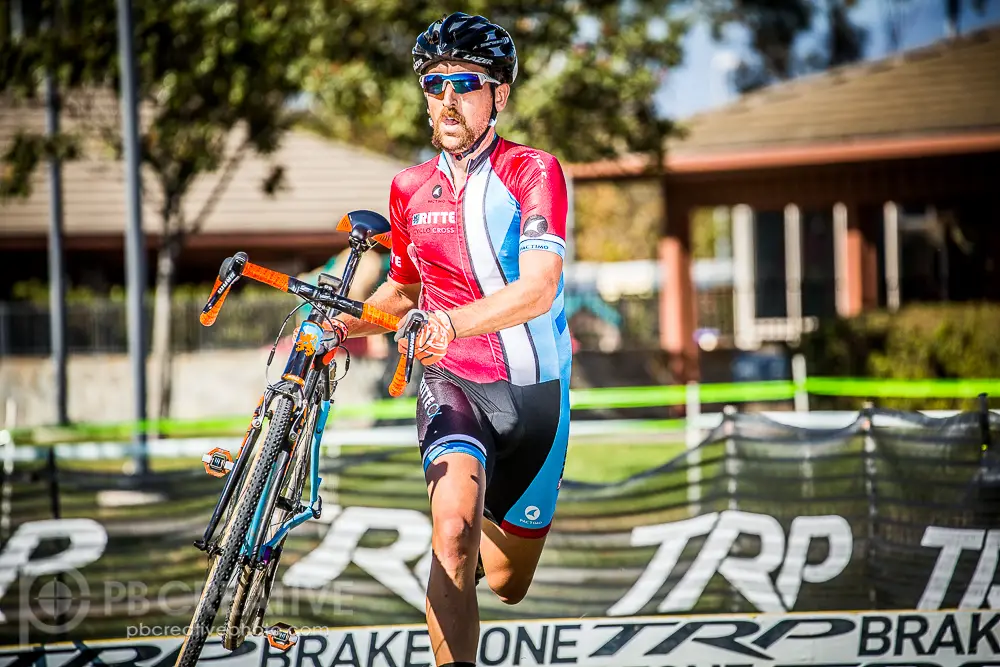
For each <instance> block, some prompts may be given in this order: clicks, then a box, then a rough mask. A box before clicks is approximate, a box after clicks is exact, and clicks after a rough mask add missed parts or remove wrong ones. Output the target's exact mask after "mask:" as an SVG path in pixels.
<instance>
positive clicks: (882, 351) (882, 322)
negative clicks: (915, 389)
mask: <svg viewBox="0 0 1000 667" xmlns="http://www.w3.org/2000/svg"><path fill="white" fill-rule="evenodd" d="M800 350H801V351H802V353H803V354H804V356H805V357H806V362H807V369H808V373H809V375H813V376H817V375H818V376H831V377H873V378H888V379H901V380H903V379H909V380H912V379H938V378H961V379H972V378H1000V304H996V303H980V302H975V303H946V304H915V305H911V306H906V307H904V308H902V309H900V310H899V311H898V312H896V313H888V312H881V311H879V312H871V313H866V314H863V315H860V316H857V317H853V318H840V319H833V320H828V321H827V322H825V323H823V324H822V325H821V326H820V328H819V330H818V331H816V332H813V333H810V334H807V335H805V336H803V339H802V343H801V347H800ZM821 403H822V404H820V403H817V405H816V406H815V407H827V408H831V409H833V408H842V407H844V406H843V405H841V404H840V402H839V401H838V400H836V399H822V400H821ZM855 403H856V401H855ZM878 403H879V405H882V406H883V407H893V408H899V409H903V410H915V409H923V410H926V409H972V408H974V407H975V400H974V399H967V400H957V399H894V400H882V401H879V402H878ZM991 405H1000V397H991ZM852 407H855V408H856V405H854V406H852Z"/></svg>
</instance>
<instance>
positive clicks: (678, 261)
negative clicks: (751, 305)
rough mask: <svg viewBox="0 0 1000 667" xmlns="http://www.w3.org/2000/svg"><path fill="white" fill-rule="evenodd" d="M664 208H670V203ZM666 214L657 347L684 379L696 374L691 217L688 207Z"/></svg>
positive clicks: (661, 248)
mask: <svg viewBox="0 0 1000 667" xmlns="http://www.w3.org/2000/svg"><path fill="white" fill-rule="evenodd" d="M667 210H668V211H671V209H670V207H669V206H668V208H667ZM668 216H669V218H668V223H667V234H666V236H665V237H664V238H662V239H661V240H660V245H659V262H660V276H661V278H660V279H661V283H660V347H661V348H662V349H663V350H664V351H666V352H667V353H668V354H669V355H670V371H671V373H672V375H673V376H674V379H675V381H677V382H687V381H689V380H697V379H698V376H699V371H698V347H697V345H696V344H695V341H694V330H695V326H696V317H695V315H696V308H695V298H694V285H693V284H692V282H691V243H690V237H691V229H690V220H689V218H688V212H687V210H683V211H672V212H670V213H668Z"/></svg>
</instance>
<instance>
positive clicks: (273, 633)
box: [264, 622, 299, 651]
mask: <svg viewBox="0 0 1000 667" xmlns="http://www.w3.org/2000/svg"><path fill="white" fill-rule="evenodd" d="M264 636H265V637H267V643H268V644H270V645H271V647H272V648H276V649H278V650H279V651H287V650H288V649H290V648H292V647H293V646H295V644H296V643H297V642H298V641H299V635H298V634H297V633H296V632H295V628H293V627H292V626H290V625H289V624H288V623H282V622H278V623H275V624H274V625H272V626H270V627H268V628H267V629H266V630H264Z"/></svg>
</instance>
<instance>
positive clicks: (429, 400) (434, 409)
mask: <svg viewBox="0 0 1000 667" xmlns="http://www.w3.org/2000/svg"><path fill="white" fill-rule="evenodd" d="M420 402H421V403H422V404H423V406H424V411H425V413H426V414H427V419H434V418H435V417H437V416H438V415H439V414H441V406H440V405H439V404H438V402H437V399H436V398H434V394H432V393H431V388H430V387H428V386H427V383H426V382H424V381H423V380H421V382H420Z"/></svg>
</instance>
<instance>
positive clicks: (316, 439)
mask: <svg viewBox="0 0 1000 667" xmlns="http://www.w3.org/2000/svg"><path fill="white" fill-rule="evenodd" d="M337 231H346V232H349V233H350V236H349V245H350V255H349V256H348V260H347V264H346V265H345V267H344V271H343V275H342V276H341V277H339V278H338V277H336V276H331V275H329V274H325V273H321V274H320V275H319V278H318V280H317V281H316V282H317V284H316V286H313V285H311V284H309V283H306V282H303V281H301V280H298V279H296V278H294V277H292V276H289V275H286V274H284V273H279V272H277V271H272V270H271V269H267V268H265V267H262V266H258V265H256V264H252V263H250V262H249V261H248V258H247V255H246V253H242V252H238V253H236V254H235V255H234V256H233V257H228V258H226V260H225V261H224V262H223V263H222V267H221V268H220V270H219V276H218V278H217V279H216V281H215V286H214V288H213V290H212V293H211V295H210V296H209V299H208V302H207V303H206V305H205V308H204V310H203V311H202V313H201V316H200V320H201V323H202V324H203V325H204V326H212V324H213V323H214V322H215V319H216V318H217V317H218V315H219V311H220V310H221V309H222V304H223V302H224V301H225V299H226V296H227V295H228V294H229V291H230V289H231V288H232V286H233V285H234V284H235V283H236V282H237V280H239V279H240V278H241V277H247V278H251V279H253V280H257V281H259V282H262V283H264V284H267V285H270V286H272V287H275V288H277V289H279V290H282V291H283V292H288V293H291V294H295V295H298V296H299V297H301V298H302V303H300V304H299V305H298V306H297V307H296V308H295V310H293V311H292V312H291V313H289V315H288V317H286V318H285V322H286V323H287V321H288V318H290V317H291V316H292V315H293V314H294V313H295V311H296V310H298V308H300V307H302V306H303V305H306V304H309V305H311V306H312V310H311V312H310V313H309V315H308V317H306V319H305V320H304V321H303V322H302V324H301V325H299V327H298V328H297V329H296V330H295V332H294V334H293V336H292V348H291V351H290V352H289V355H288V360H287V361H286V362H285V369H284V371H283V372H282V374H281V379H280V380H279V381H278V382H275V383H271V382H269V381H268V382H266V388H265V391H264V395H263V396H262V397H261V399H260V402H259V403H258V405H257V408H256V410H254V413H253V417H252V419H251V420H250V425H249V427H248V428H247V431H246V433H245V435H244V437H243V442H242V444H241V445H240V448H239V451H238V452H237V453H236V457H235V459H234V458H233V456H232V455H231V454H230V453H229V451H227V450H225V449H221V448H216V449H213V450H212V451H210V452H208V453H207V454H205V456H204V457H203V459H202V461H203V463H204V465H205V470H206V471H207V472H208V473H209V474H211V475H214V476H216V477H226V482H225V485H224V487H223V489H222V492H221V495H220V497H219V499H218V501H217V502H216V505H215V509H214V511H213V512H212V518H211V519H210V520H209V523H208V526H207V527H206V528H205V533H204V535H203V536H202V537H201V538H200V539H198V540H196V541H195V546H196V547H198V548H199V549H201V550H202V551H204V552H205V553H206V554H207V555H208V559H209V562H208V577H207V580H206V582H205V586H204V588H203V589H202V595H201V599H200V600H199V602H198V606H197V607H196V608H195V611H194V616H193V618H192V620H191V625H190V626H188V628H187V633H186V636H185V639H184V642H183V644H182V645H181V648H180V653H179V654H178V657H177V663H176V664H177V665H178V667H192V666H193V665H195V664H196V663H197V662H198V658H199V656H200V655H201V651H202V649H203V647H204V645H205V641H206V640H207V639H208V637H209V635H210V634H211V631H212V628H213V624H214V622H215V617H216V615H217V614H218V613H219V608H220V607H221V605H222V601H223V597H224V594H225V592H226V591H227V590H228V589H229V587H230V586H235V588H234V592H233V597H232V602H231V604H230V607H229V612H228V614H227V615H226V618H225V621H224V622H223V623H222V624H220V632H219V634H220V636H221V639H222V645H223V646H224V647H225V648H226V649H228V650H230V651H233V650H236V649H237V648H239V647H240V645H241V644H242V643H243V642H244V640H245V639H246V637H247V635H248V634H249V633H252V634H254V635H259V634H261V633H263V634H265V635H266V637H267V641H268V643H269V644H270V645H271V646H273V647H275V648H277V649H279V650H287V649H288V648H290V647H291V646H292V645H293V644H294V643H296V640H297V636H296V634H295V630H294V628H292V627H290V626H289V625H287V624H285V623H277V624H275V625H272V626H269V627H267V628H266V629H265V628H264V615H265V612H266V611H267V603H268V597H269V595H270V593H271V587H272V585H273V583H274V579H275V574H276V573H277V569H278V561H279V559H280V558H281V549H282V546H283V544H284V541H285V537H286V536H287V535H288V532H289V531H290V530H292V529H294V528H295V527H296V526H299V525H300V524H302V523H303V522H305V521H307V520H308V519H318V518H319V517H320V514H321V512H322V509H323V503H322V498H321V497H320V495H319V485H320V481H321V479H320V477H319V452H320V443H321V441H322V439H323V432H324V430H325V428H326V421H327V415H328V414H329V411H330V403H331V400H332V398H333V394H334V391H335V390H336V387H337V381H338V379H339V378H337V372H336V366H337V364H336V360H335V355H336V353H337V350H338V348H339V346H340V344H341V343H342V342H343V341H341V340H339V339H338V334H337V333H336V330H334V329H332V324H330V320H331V318H332V317H333V316H334V315H336V314H339V313H347V314H349V315H353V316H354V317H358V318H360V319H362V320H364V321H365V322H370V323H372V324H376V325H378V326H381V327H383V328H385V329H387V330H389V331H396V329H397V327H398V325H399V322H400V320H399V318H398V317H396V316H395V315H391V314H389V313H386V312H383V311H381V310H378V309H376V308H373V307H372V306H369V305H367V304H364V303H362V302H359V301H355V300H353V299H350V298H348V297H347V294H348V291H349V290H350V287H351V281H352V280H353V278H354V273H355V271H356V269H357V266H358V262H359V261H360V260H361V256H362V255H363V254H364V253H365V252H367V251H369V250H371V249H372V248H374V247H375V245H376V244H382V245H384V246H386V247H389V246H390V227H389V222H388V221H387V220H386V219H385V217H383V216H381V215H379V214H378V213H375V212H374V211H352V212H351V213H348V214H347V215H346V216H344V218H343V219H342V220H341V221H340V223H339V224H338V225H337ZM425 322H426V316H420V315H418V316H417V317H415V318H414V319H413V321H412V324H411V325H409V326H408V328H407V331H405V332H403V334H404V335H405V336H406V337H407V343H408V345H407V351H406V353H404V354H402V355H400V359H399V363H398V365H397V367H396V371H395V374H394V376H393V379H392V382H391V384H390V386H389V393H390V395H391V396H400V395H401V394H402V393H403V391H404V389H405V388H406V384H407V383H408V382H409V379H410V372H411V370H412V367H413V355H414V351H415V338H416V335H417V333H418V332H419V330H420V327H421V326H422V325H423V324H424V323H425ZM328 324H330V326H326V325H328ZM282 329H284V324H282ZM280 337H281V334H280V332H279V334H278V339H277V340H276V341H275V344H274V346H273V347H272V348H271V354H270V355H269V357H268V361H267V365H268V367H270V365H271V362H272V361H273V359H274V353H275V350H276V348H277V345H278V342H277V341H278V340H280ZM349 366H350V358H349V357H348V359H347V363H346V364H345V373H346V372H347V370H348V368H349ZM265 376H266V373H265ZM258 443H262V444H260V446H258ZM307 477H308V478H309V479H310V489H309V499H308V503H304V502H303V498H302V494H303V491H304V488H305V481H306V478H307ZM234 577H235V581H234Z"/></svg>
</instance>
